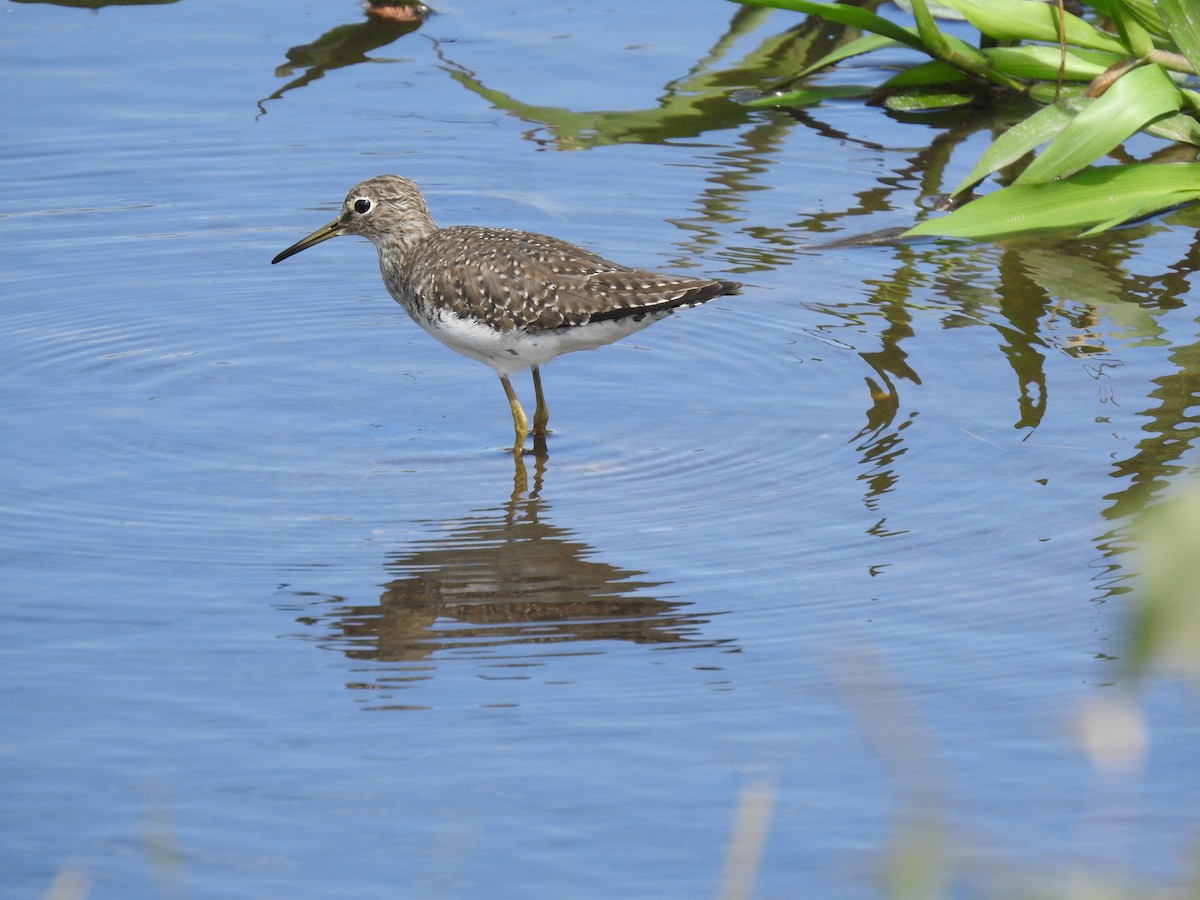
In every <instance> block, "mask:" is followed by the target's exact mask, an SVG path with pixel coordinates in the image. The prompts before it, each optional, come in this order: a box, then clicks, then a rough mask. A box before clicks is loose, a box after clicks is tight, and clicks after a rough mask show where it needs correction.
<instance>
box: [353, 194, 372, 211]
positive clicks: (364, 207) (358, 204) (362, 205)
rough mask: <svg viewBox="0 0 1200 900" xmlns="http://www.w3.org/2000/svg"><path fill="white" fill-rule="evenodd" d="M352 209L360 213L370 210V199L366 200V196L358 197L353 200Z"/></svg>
mask: <svg viewBox="0 0 1200 900" xmlns="http://www.w3.org/2000/svg"><path fill="white" fill-rule="evenodd" d="M354 211H355V212H356V213H359V214H360V215H361V214H362V213H368V212H370V211H371V201H370V200H368V199H367V198H366V197H359V198H358V199H357V200H355V201H354Z"/></svg>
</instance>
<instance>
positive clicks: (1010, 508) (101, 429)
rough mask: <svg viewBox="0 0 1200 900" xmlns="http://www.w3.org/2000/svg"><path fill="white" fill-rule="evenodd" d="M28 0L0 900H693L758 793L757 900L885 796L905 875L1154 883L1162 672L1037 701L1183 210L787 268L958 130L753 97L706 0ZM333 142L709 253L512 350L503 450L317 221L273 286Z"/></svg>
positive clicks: (757, 72) (1066, 627)
mask: <svg viewBox="0 0 1200 900" xmlns="http://www.w3.org/2000/svg"><path fill="white" fill-rule="evenodd" d="M93 5H97V4H93ZM71 6H73V5H72V4H49V3H17V2H9V3H8V5H7V6H6V7H5V8H4V9H3V14H4V22H5V25H4V28H3V29H0V72H2V74H3V77H4V79H5V82H6V83H7V84H8V85H9V86H10V91H9V94H10V101H9V111H8V113H7V115H6V117H5V118H6V123H7V127H6V128H5V129H4V131H3V133H2V134H0V149H2V152H0V173H2V175H3V177H2V178H0V234H2V237H3V247H4V251H3V253H4V263H3V273H2V275H0V284H2V286H3V287H2V306H0V316H2V327H0V357H2V358H3V359H4V360H5V361H6V365H5V374H4V378H3V380H2V381H0V385H2V388H0V389H2V391H3V401H2V402H3V408H4V410H5V421H6V435H7V437H6V439H5V441H4V444H3V471H4V473H5V474H4V477H3V478H2V479H0V509H2V510H3V522H4V526H3V528H2V529H0V559H2V560H3V567H4V573H5V583H6V586H7V588H8V590H7V592H6V600H5V605H4V610H5V618H6V621H7V623H8V627H7V628H6V629H5V633H4V636H3V637H2V638H0V648H2V651H3V655H4V658H5V660H6V665H5V671H6V673H7V683H6V690H5V691H4V696H5V699H4V700H3V701H0V714H2V717H3V719H4V721H5V722H6V725H7V727H6V728H5V738H4V741H3V744H2V745H0V746H2V747H3V750H2V753H3V771H4V776H3V778H2V780H0V784H2V785H3V788H2V791H3V794H2V795H3V798H4V807H5V811H6V814H5V816H4V817H3V826H2V828H3V834H2V835H0V837H2V839H0V847H3V849H2V850H0V876H2V879H0V880H2V881H3V883H4V884H6V885H7V888H6V891H8V892H11V895H12V896H14V897H16V896H20V897H34V896H41V895H43V894H44V892H45V891H46V890H47V889H48V887H49V885H50V884H51V882H52V881H53V879H54V878H55V877H56V876H58V877H62V876H63V874H64V873H67V874H68V875H71V876H72V877H79V878H80V879H82V880H83V882H84V883H86V885H87V891H88V896H91V897H122V898H129V897H141V896H159V895H164V894H165V895H173V894H174V895H182V896H196V897H208V896H211V897H242V896H244V897H278V896H296V895H306V896H347V897H361V896H371V895H392V896H416V897H421V896H431V897H432V896H462V897H496V896H514V897H516V896H520V897H537V896H543V897H555V896H575V897H588V896H590V897H611V896H709V895H713V894H714V893H715V892H716V891H717V889H718V885H719V883H720V880H721V871H722V859H723V855H724V853H725V850H726V847H727V845H728V842H729V839H730V831H731V828H732V827H733V822H734V818H735V809H736V807H737V804H738V802H739V797H741V796H742V795H743V794H744V792H745V791H747V790H748V789H751V790H753V789H754V788H755V786H757V785H763V784H765V785H767V786H768V787H767V790H768V791H769V794H770V796H771V798H772V804H771V810H770V815H769V828H768V833H767V840H766V843H765V846H764V855H763V857H762V860H761V866H760V870H759V873H758V882H757V885H758V895H759V896H764V897H793V896H839V897H853V896H864V897H866V896H876V895H878V894H879V893H880V892H881V891H882V890H883V888H881V880H880V877H879V872H880V869H881V867H882V866H883V863H884V860H885V857H886V854H887V852H888V850H889V848H890V847H892V846H893V844H894V842H895V840H896V839H897V835H898V834H901V835H902V834H904V833H906V828H907V827H908V825H909V823H911V822H912V821H914V819H920V818H921V817H922V816H932V817H934V818H936V820H937V821H938V822H940V823H941V825H942V827H943V828H944V829H945V832H946V834H947V836H948V839H949V842H950V845H951V847H952V848H953V849H954V851H955V853H956V854H958V855H956V857H955V862H954V863H953V871H954V872H955V873H956V874H955V876H954V878H955V880H954V881H953V887H954V890H956V891H957V890H961V891H970V890H973V889H976V888H977V887H978V885H979V884H980V883H982V882H987V883H989V884H992V886H993V887H994V884H993V883H992V882H991V881H989V879H991V878H994V877H1000V878H1001V879H1002V880H1001V883H1002V884H1009V885H1011V882H1004V881H1003V876H997V875H996V874H995V873H996V872H997V871H999V872H1001V873H1003V872H1007V871H1021V872H1026V873H1027V872H1034V873H1048V874H1047V877H1053V876H1054V875H1055V874H1056V873H1059V872H1061V871H1063V869H1064V868H1066V867H1069V866H1072V865H1082V866H1085V867H1088V868H1093V867H1099V868H1102V869H1104V870H1108V869H1109V868H1111V867H1115V868H1116V869H1118V870H1119V871H1124V872H1126V873H1128V874H1129V875H1130V876H1131V877H1134V878H1140V879H1147V880H1150V881H1158V882H1166V881H1170V880H1172V879H1175V878H1178V877H1179V876H1180V874H1181V873H1182V872H1183V871H1185V867H1186V861H1187V859H1188V858H1189V857H1188V853H1189V851H1190V849H1193V848H1191V845H1190V844H1189V835H1190V834H1192V833H1194V826H1195V821H1196V817H1195V810H1196V809H1197V808H1200V778H1197V775H1196V768H1195V765H1194V762H1193V760H1194V747H1195V743H1196V740H1197V737H1198V735H1197V728H1196V716H1195V708H1194V704H1193V703H1191V702H1189V701H1186V700H1185V699H1183V698H1181V697H1180V696H1179V695H1178V692H1177V691H1176V690H1175V689H1173V688H1172V687H1171V686H1170V685H1161V686H1158V687H1156V688H1154V689H1153V690H1151V691H1150V692H1149V693H1148V694H1147V696H1146V698H1145V699H1146V706H1147V715H1148V719H1149V722H1150V725H1151V729H1152V732H1151V733H1152V744H1151V752H1150V755H1149V757H1148V759H1147V762H1146V765H1145V768H1144V769H1142V770H1140V771H1139V772H1138V773H1137V774H1136V775H1134V776H1131V777H1128V778H1125V779H1117V780H1110V779H1106V778H1105V777H1104V776H1101V775H1099V774H1097V773H1096V772H1095V771H1093V769H1092V767H1091V765H1090V764H1089V763H1088V761H1087V760H1086V759H1085V758H1084V756H1083V755H1082V754H1081V753H1080V752H1079V750H1078V749H1077V748H1076V747H1075V746H1074V744H1073V743H1072V741H1071V739H1070V731H1071V727H1072V726H1071V723H1072V721H1073V716H1074V715H1075V714H1076V712H1077V710H1078V709H1079V708H1080V707H1081V706H1082V705H1083V704H1085V703H1087V702H1088V701H1090V700H1094V699H1096V698H1097V697H1103V696H1106V695H1107V693H1108V692H1111V690H1112V688H1111V684H1112V682H1113V681H1114V680H1115V679H1116V678H1117V677H1118V675H1119V666H1120V657H1121V655H1122V653H1123V652H1124V648H1123V645H1122V643H1121V637H1120V636H1121V634H1122V626H1123V623H1124V619H1125V616H1126V605H1127V602H1128V594H1127V593H1126V592H1125V591H1126V588H1127V587H1128V585H1129V583H1130V579H1131V578H1132V577H1133V576H1134V575H1135V574H1136V568H1135V565H1136V564H1135V563H1134V562H1133V560H1132V557H1130V556H1129V555H1128V554H1126V553H1125V552H1124V551H1125V550H1126V549H1127V548H1128V546H1129V538H1128V525H1129V517H1130V516H1131V515H1133V514H1134V513H1136V512H1137V511H1138V510H1139V509H1140V508H1141V507H1142V506H1143V505H1144V504H1145V503H1146V502H1147V501H1149V500H1152V499H1154V498H1157V497H1161V496H1163V495H1164V494H1165V493H1166V492H1167V491H1168V489H1169V488H1170V487H1171V486H1172V485H1174V484H1177V483H1179V482H1180V481H1181V480H1182V478H1183V476H1184V475H1186V474H1188V473H1189V472H1190V470H1192V469H1194V467H1195V465H1196V462H1197V459H1196V451H1195V447H1194V444H1195V438H1196V433H1197V427H1198V424H1197V418H1196V413H1195V409H1196V400H1195V398H1196V393H1197V389H1198V388H1197V371H1198V370H1197V367H1196V360H1197V354H1196V351H1195V348H1196V333H1197V329H1196V316H1195V314H1194V312H1192V311H1191V310H1190V309H1189V304H1190V303H1191V302H1192V301H1193V299H1194V295H1195V292H1194V290H1193V287H1192V283H1193V280H1194V274H1193V273H1194V271H1195V263H1196V260H1195V250H1194V247H1195V246H1196V221H1195V218H1194V216H1192V215H1190V214H1188V213H1186V212H1184V213H1179V214H1176V215H1175V216H1174V217H1170V218H1168V219H1166V220H1162V221H1155V222H1151V223H1147V224H1144V225H1141V226H1138V227H1137V228H1134V229H1127V230H1124V231H1122V232H1119V233H1116V234H1112V235H1107V236H1102V237H1098V238H1093V239H1089V240H1085V241H1074V242H1068V241H1053V240H1041V241H1027V242H1018V243H1014V244H1011V245H1005V246H995V245H938V244H933V243H924V244H913V245H897V244H885V245H881V246H841V245H839V246H835V247H831V246H829V244H830V243H831V242H833V241H834V240H837V239H843V238H848V237H853V236H856V235H861V234H865V233H868V232H874V231H876V230H880V229H884V228H889V227H897V226H902V225H905V224H907V223H909V222H911V221H912V220H913V218H914V217H915V216H917V215H919V214H920V211H921V209H922V208H925V207H928V206H929V205H930V202H931V201H930V200H929V199H928V195H929V194H931V193H933V192H936V191H937V190H939V189H944V188H945V186H946V185H950V184H953V183H954V182H955V181H956V180H957V179H958V178H959V177H961V175H962V174H963V173H964V172H965V169H966V167H968V166H969V165H970V164H971V162H972V161H973V158H974V157H973V154H974V153H977V152H978V148H979V146H980V144H981V141H982V140H983V139H984V138H985V136H986V134H985V131H984V130H985V129H987V128H988V127H989V123H988V121H987V120H986V119H984V118H982V117H980V118H972V117H971V116H970V115H967V116H964V118H963V119H962V120H960V121H956V122H953V123H950V124H951V125H952V127H951V128H950V129H949V130H948V131H947V132H946V133H948V134H950V135H951V136H952V137H953V140H947V141H943V142H941V143H936V144H934V143H931V141H932V138H933V137H934V136H936V135H938V134H940V133H942V132H941V130H940V129H941V128H942V127H944V126H945V124H946V123H941V122H939V123H930V124H928V125H925V124H922V123H921V122H919V121H917V122H900V121H894V120H890V119H888V118H887V117H886V116H885V114H884V113H882V112H881V111H880V110H878V109H873V108H866V107H863V106H861V105H857V104H844V105H842V104H833V105H830V106H827V107H822V108H821V109H819V110H815V111H813V112H811V113H810V114H806V115H804V116H800V117H791V116H787V115H783V114H780V113H774V112H755V113H750V112H748V111H746V110H745V109H743V108H742V107H740V106H738V105H737V104H736V103H734V102H733V101H732V100H730V99H729V93H730V92H731V91H735V90H737V89H739V88H744V87H753V86H758V85H760V84H761V83H762V81H763V79H764V77H765V73H768V72H774V71H777V70H778V68H779V67H780V66H781V65H783V64H784V61H786V60H794V59H797V58H801V57H803V56H804V54H805V53H812V52H814V51H813V49H812V48H813V47H816V48H818V49H819V48H820V47H821V46H824V44H823V41H824V40H825V38H824V37H821V36H819V35H816V34H814V33H813V32H812V31H811V30H809V31H805V30H796V31H791V32H789V31H788V29H789V28H790V27H791V26H793V25H795V24H797V23H798V22H799V18H798V17H796V16H785V15H783V14H778V15H766V14H763V13H760V12H756V11H744V10H740V8H738V7H736V6H734V5H732V4H729V5H727V4H725V3H721V2H717V0H706V2H703V3H696V4H693V5H692V7H691V8H689V11H688V14H687V15H686V16H682V17H681V16H680V15H679V13H678V7H677V5H673V4H670V3H649V4H640V5H638V6H637V7H636V8H634V7H628V8H627V7H621V6H618V7H601V6H594V5H586V4H585V5H582V6H578V7H571V8H557V7H540V6H537V5H534V6H530V5H528V4H526V5H521V4H505V3H494V2H492V3H483V2H472V0H461V2H456V3H454V4H452V5H450V6H445V7H439V10H438V12H437V14H436V15H434V16H433V17H432V18H431V19H429V21H427V22H426V23H424V24H423V25H421V27H420V28H418V29H416V30H412V28H411V23H410V24H408V25H398V24H396V23H389V22H380V21H372V20H369V19H367V18H366V17H364V16H363V15H362V13H361V12H360V10H359V9H358V7H357V5H356V4H352V3H346V2H340V0H305V2H302V3H299V4H292V5H290V6H287V7H274V6H272V7H268V6H254V5H251V6H250V7H247V6H246V5H245V4H234V3H231V2H228V0H214V2H208V3H192V2H181V3H174V4H158V5H155V4H144V5H136V4H128V5H126V4H112V5H106V6H103V7H102V8H100V9H98V10H97V11H88V10H86V9H78V8H71ZM868 74H870V73H868ZM870 77H872V78H874V75H873V74H870ZM935 125H936V127H934V126H935ZM956 142H957V143H956ZM947 148H957V149H955V150H954V151H953V152H950V150H948V149H947ZM381 172H396V173H399V174H404V175H407V176H409V177H412V178H414V179H416V180H417V181H418V182H419V183H420V184H421V185H422V187H423V189H424V190H425V193H426V195H427V198H428V200H429V202H430V205H431V207H432V209H433V213H434V216H435V218H437V219H438V221H439V222H441V223H442V224H453V223H481V224H482V223H486V224H493V225H501V226H516V227H525V228H530V229H534V230H538V231H545V232H552V233H554V234H557V235H560V236H562V237H564V238H567V239H569V240H573V241H576V242H578V243H581V244H583V245H585V246H588V247H590V248H592V249H595V250H597V251H599V252H603V253H605V254H607V255H611V256H613V257H614V258H617V259H619V260H622V261H625V262H628V263H630V264H637V265H644V266H651V267H659V268H665V269H678V270H681V271H691V272H701V271H703V272H709V273H712V274H714V275H721V276H724V277H731V278H736V279H738V280H741V281H744V282H746V283H747V287H746V289H745V290H744V292H743V293H742V294H741V295H740V296H737V297H725V298H721V299H720V300H718V301H715V302H713V303H710V304H708V305H706V306H705V307H702V308H698V309H694V310H690V311H688V312H686V313H685V314H681V315H679V316H675V317H672V318H671V319H669V320H667V321H665V322H663V323H661V324H659V325H656V326H655V327H654V328H652V329H650V330H648V331H645V332H642V333H640V334H638V335H637V336H635V337H634V338H632V339H630V340H627V341H626V342H624V343H622V344H618V345H614V346H612V347H609V348H605V349H602V350H599V351H596V352H594V353H587V354H577V355H574V356H569V357H565V358H563V359H561V360H560V361H557V362H555V363H554V364H553V365H552V366H550V367H548V369H547V370H546V373H545V377H546V388H547V394H548V398H549V402H550V406H551V412H552V414H553V419H552V425H553V427H554V429H555V434H554V435H553V437H552V438H551V442H550V456H549V458H548V459H547V460H544V461H541V462H540V463H539V462H537V461H535V460H533V459H529V460H527V461H526V463H525V468H526V471H525V472H524V473H523V476H522V473H520V472H517V471H515V470H514V463H513V460H512V458H511V456H510V455H509V454H506V453H505V452H504V451H503V449H502V448H503V447H504V446H505V444H506V443H507V442H508V440H509V439H510V431H509V429H510V425H509V420H508V412H507V408H506V406H505V403H504V399H503V395H502V393H501V391H500V388H499V385H497V384H496V380H495V378H494V376H493V375H492V374H491V373H490V372H488V371H487V370H486V369H485V368H484V367H482V366H479V365H477V364H474V363H472V362H470V361H468V360H464V359H460V358H458V357H456V356H455V355H453V354H452V353H450V352H448V351H447V350H446V349H445V348H443V347H441V346H440V345H438V344H436V343H435V342H433V341H430V340H429V339H428V337H427V336H426V335H425V334H424V333H422V332H420V331H419V330H418V329H416V328H415V327H414V326H413V325H412V324H411V323H410V322H409V321H408V320H407V318H406V316H405V315H404V313H403V311H402V310H400V309H399V308H398V307H397V306H396V305H395V304H394V303H392V302H391V300H390V299H389V298H388V297H387V296H386V294H385V293H384V291H383V289H382V287H381V285H380V284H379V282H378V275H377V271H376V269H375V262H374V254H373V251H372V250H371V248H370V247H369V246H368V245H366V244H365V243H364V242H362V241H358V240H354V239H345V240H341V241H335V242H332V243H328V244H324V245H322V246H321V247H320V248H316V249H314V250H312V251H309V252H308V253H305V254H304V255H303V256H300V257H297V258H295V259H292V260H289V261H288V262H287V263H286V264H284V265H281V266H277V267H271V266H270V265H269V264H268V263H269V260H270V259H271V257H272V256H273V255H274V254H275V253H276V252H278V251H279V250H280V249H282V248H283V247H285V246H287V245H289V244H290V243H292V242H293V241H294V240H295V239H297V238H299V237H301V236H302V235H304V234H306V233H308V232H309V231H311V230H312V229H313V228H315V227H317V226H318V225H320V224H322V223H324V222H325V221H327V220H328V219H329V218H330V217H331V216H332V214H333V212H334V210H335V209H336V208H337V206H338V204H339V203H340V201H341V197H342V195H343V193H344V191H345V190H346V189H347V188H348V187H349V186H350V185H351V184H353V183H354V182H356V181H358V180H360V179H361V178H364V177H368V176H371V175H374V174H379V173H381ZM519 390H520V391H521V392H522V393H523V394H524V395H525V396H527V397H528V396H529V395H530V388H529V385H528V383H527V382H522V383H521V384H520V385H519ZM1131 810H1132V811H1133V812H1131ZM1000 890H1001V892H1002V893H1003V890H1004V889H1003V888H1001V889H1000Z"/></svg>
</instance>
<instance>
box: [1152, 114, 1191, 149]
mask: <svg viewBox="0 0 1200 900" xmlns="http://www.w3.org/2000/svg"><path fill="white" fill-rule="evenodd" d="M1142 130H1143V131H1145V132H1146V133H1147V134H1152V135H1154V136H1155V137H1159V138H1163V139H1165V140H1168V141H1175V142H1176V143H1178V144H1192V145H1193V146H1197V147H1200V122H1197V121H1196V120H1195V119H1193V118H1192V117H1191V116H1187V115H1184V114H1183V113H1176V114H1175V115H1173V116H1167V117H1166V118H1165V119H1159V120H1158V121H1157V122H1151V123H1150V124H1149V125H1147V126H1146V127H1145V128H1143V129H1142Z"/></svg>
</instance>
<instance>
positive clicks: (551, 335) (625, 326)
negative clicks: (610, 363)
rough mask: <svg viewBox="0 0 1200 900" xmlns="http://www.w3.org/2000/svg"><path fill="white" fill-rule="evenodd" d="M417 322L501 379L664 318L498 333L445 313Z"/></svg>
mask: <svg viewBox="0 0 1200 900" xmlns="http://www.w3.org/2000/svg"><path fill="white" fill-rule="evenodd" d="M413 318H414V319H416V321H417V324H419V325H420V326H421V327H422V328H424V329H425V330H426V331H428V332H429V333H430V334H431V335H433V336H434V337H435V338H437V339H438V340H439V341H441V342H442V343H443V344H445V345H446V346H447V347H449V348H450V349H451V350H455V351H457V352H458V353H461V354H462V355H463V356H468V357H470V358H471V359H475V360H478V361H479V362H481V363H483V364H484V365H487V366H490V367H491V368H492V369H494V370H495V371H496V372H497V373H498V374H500V375H511V374H513V373H514V372H519V371H521V370H522V369H528V368H529V367H530V366H540V365H542V364H543V363H547V362H549V361H550V360H552V359H554V357H556V356H561V355H562V354H563V353H572V352H574V351H576V350H591V349H594V348H596V347H603V346H604V345H605V344H611V343H612V342H613V341H619V340H620V339H621V338H623V337H625V336H626V335H630V334H633V333H634V332H636V331H641V330H642V329H643V328H645V327H646V326H647V325H649V324H651V323H652V322H654V321H657V320H658V319H660V318H662V315H661V314H660V315H647V316H642V317H639V319H638V321H634V318H633V317H632V316H630V317H627V318H624V319H615V320H608V321H603V322H589V323H588V324H586V325H573V326H569V327H566V328H558V329H554V330H552V331H535V332H530V331H524V330H522V329H519V328H516V329H512V330H510V331H497V330H496V329H494V328H491V327H489V326H488V325H486V324H483V323H481V322H478V321H476V320H474V319H467V318H463V317H461V316H458V315H455V314H454V313H451V312H447V311H445V310H439V311H437V312H435V313H434V314H433V315H430V316H422V315H416V316H414V317H413Z"/></svg>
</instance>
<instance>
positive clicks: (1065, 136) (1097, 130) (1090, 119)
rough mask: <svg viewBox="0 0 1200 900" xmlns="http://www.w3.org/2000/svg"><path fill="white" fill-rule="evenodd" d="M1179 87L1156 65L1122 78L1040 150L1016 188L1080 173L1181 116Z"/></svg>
mask: <svg viewBox="0 0 1200 900" xmlns="http://www.w3.org/2000/svg"><path fill="white" fill-rule="evenodd" d="M1182 105H1183V97H1182V96H1181V95H1180V93H1179V88H1177V87H1176V86H1175V83H1174V82H1173V81H1171V79H1170V78H1169V77H1167V74H1166V73H1165V72H1163V70H1162V69H1160V68H1159V67H1158V66H1141V67H1139V68H1137V69H1134V70H1133V71H1132V72H1130V73H1128V74H1127V75H1123V76H1122V77H1120V78H1118V79H1117V80H1116V81H1115V82H1114V83H1113V85H1112V87H1110V88H1109V89H1108V90H1107V91H1105V92H1104V96H1102V97H1100V98H1099V99H1098V100H1096V102H1095V103H1092V104H1090V105H1089V106H1088V107H1087V108H1086V109H1084V110H1083V111H1082V112H1081V113H1079V115H1077V116H1076V117H1075V118H1074V120H1073V121H1071V122H1070V123H1069V124H1068V125H1067V126H1066V127H1065V128H1064V129H1063V130H1062V133H1061V134H1059V135H1058V137H1057V138H1055V139H1054V140H1053V141H1051V143H1050V146H1048V147H1047V148H1046V149H1045V150H1043V151H1042V153H1041V155H1040V156H1038V158H1037V159H1035V160H1034V161H1033V162H1032V163H1030V164H1029V168H1027V169H1026V170H1025V171H1024V172H1022V173H1021V174H1020V176H1019V177H1018V178H1017V179H1016V182H1015V183H1016V184H1030V183H1033V182H1038V181H1049V180H1051V179H1052V178H1062V177H1063V176H1065V175H1070V174H1071V173H1072V172H1077V171H1079V170H1080V169H1082V168H1083V167H1084V166H1086V165H1088V164H1089V163H1091V162H1093V161H1095V160H1096V159H1098V158H1099V157H1101V156H1103V155H1104V154H1105V153H1107V152H1108V151H1109V150H1112V149H1113V148H1114V147H1116V146H1117V145H1119V144H1120V143H1122V142H1123V141H1124V140H1125V139H1126V138H1128V137H1129V136H1130V135H1132V134H1134V133H1136V132H1137V131H1138V130H1139V129H1140V128H1142V127H1143V126H1145V125H1146V124H1147V123H1149V122H1153V121H1154V120H1155V119H1159V118H1162V117H1163V116H1168V115H1170V114H1171V113H1173V112H1178V111H1179V108H1180V106H1182Z"/></svg>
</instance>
